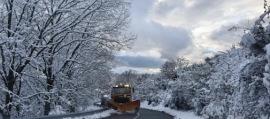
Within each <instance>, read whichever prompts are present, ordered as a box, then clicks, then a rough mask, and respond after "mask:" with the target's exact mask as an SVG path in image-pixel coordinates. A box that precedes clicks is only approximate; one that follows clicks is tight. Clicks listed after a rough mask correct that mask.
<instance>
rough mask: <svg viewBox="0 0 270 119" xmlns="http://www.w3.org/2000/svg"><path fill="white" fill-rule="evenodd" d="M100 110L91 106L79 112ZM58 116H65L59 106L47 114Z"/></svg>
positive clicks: (80, 109)
mask: <svg viewBox="0 0 270 119" xmlns="http://www.w3.org/2000/svg"><path fill="white" fill-rule="evenodd" d="M100 109H103V108H101V107H97V106H93V105H91V106H88V107H86V108H79V112H87V111H95V110H100ZM59 114H67V113H66V112H65V110H64V109H63V108H62V107H61V106H60V105H57V106H55V109H53V110H52V111H51V112H50V113H49V115H59ZM0 119H1V118H0Z"/></svg>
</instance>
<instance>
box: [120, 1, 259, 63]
mask: <svg viewBox="0 0 270 119" xmlns="http://www.w3.org/2000/svg"><path fill="white" fill-rule="evenodd" d="M263 11H264V9H263V0H261V1H254V0H143V1H142V0H134V1H132V7H131V17H132V21H131V27H130V29H129V30H128V31H129V32H132V33H135V34H137V35H138V39H137V41H135V43H134V46H133V49H128V50H125V51H121V52H119V53H116V55H118V56H143V57H149V58H154V59H157V58H160V59H162V60H164V59H167V58H176V57H182V56H183V57H185V58H187V59H189V60H190V62H203V61H204V58H206V57H210V56H213V55H214V52H218V51H224V50H227V49H229V48H230V47H231V45H232V44H235V43H238V42H239V41H240V40H241V38H240V36H241V33H242V31H241V30H240V31H238V32H241V33H240V36H239V35H238V32H233V31H231V32H228V31H227V30H228V28H230V27H232V26H234V25H237V24H238V26H244V27H245V26H248V23H247V22H248V20H249V21H250V26H252V25H253V24H254V19H255V18H258V17H259V15H260V14H261V13H263ZM206 51H212V52H209V53H206Z"/></svg>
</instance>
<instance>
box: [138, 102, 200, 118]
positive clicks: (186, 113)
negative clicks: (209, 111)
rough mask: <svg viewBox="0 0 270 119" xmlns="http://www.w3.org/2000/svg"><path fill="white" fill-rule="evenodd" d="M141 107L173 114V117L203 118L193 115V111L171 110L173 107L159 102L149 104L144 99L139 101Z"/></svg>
mask: <svg viewBox="0 0 270 119" xmlns="http://www.w3.org/2000/svg"><path fill="white" fill-rule="evenodd" d="M141 108H144V109H150V110H156V111H164V112H165V113H167V114H169V115H172V116H174V119H204V118H202V117H200V116H196V115H194V113H193V112H191V111H178V110H173V109H170V108H167V107H164V106H163V105H161V104H160V105H158V106H151V105H148V103H147V102H146V101H145V102H142V103H141Z"/></svg>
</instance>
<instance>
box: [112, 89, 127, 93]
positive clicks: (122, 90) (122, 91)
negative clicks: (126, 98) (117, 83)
mask: <svg viewBox="0 0 270 119" xmlns="http://www.w3.org/2000/svg"><path fill="white" fill-rule="evenodd" d="M128 93H130V90H129V88H113V94H128Z"/></svg>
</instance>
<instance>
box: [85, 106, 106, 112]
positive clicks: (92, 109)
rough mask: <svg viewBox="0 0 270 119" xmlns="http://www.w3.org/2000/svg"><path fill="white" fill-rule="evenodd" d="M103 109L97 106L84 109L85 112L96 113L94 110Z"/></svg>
mask: <svg viewBox="0 0 270 119" xmlns="http://www.w3.org/2000/svg"><path fill="white" fill-rule="evenodd" d="M100 109H103V108H101V107H97V106H88V107H87V108H86V109H84V111H94V110H100Z"/></svg>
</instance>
